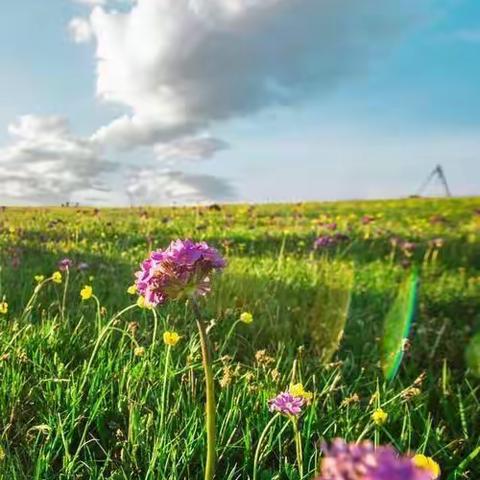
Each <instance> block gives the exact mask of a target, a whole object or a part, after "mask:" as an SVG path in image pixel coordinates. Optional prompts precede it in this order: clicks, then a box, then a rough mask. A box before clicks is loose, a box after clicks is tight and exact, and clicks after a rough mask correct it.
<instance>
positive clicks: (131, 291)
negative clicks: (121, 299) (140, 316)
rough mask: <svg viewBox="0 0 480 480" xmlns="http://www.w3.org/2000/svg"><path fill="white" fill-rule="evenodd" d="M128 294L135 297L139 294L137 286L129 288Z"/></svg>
mask: <svg viewBox="0 0 480 480" xmlns="http://www.w3.org/2000/svg"><path fill="white" fill-rule="evenodd" d="M127 293H128V294H129V295H135V294H136V293H137V286H136V285H130V286H129V287H128V288H127Z"/></svg>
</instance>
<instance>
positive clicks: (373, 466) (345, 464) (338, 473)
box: [316, 439, 434, 480]
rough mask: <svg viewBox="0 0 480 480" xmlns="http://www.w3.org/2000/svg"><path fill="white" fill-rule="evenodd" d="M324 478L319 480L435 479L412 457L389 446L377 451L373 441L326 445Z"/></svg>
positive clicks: (320, 477)
mask: <svg viewBox="0 0 480 480" xmlns="http://www.w3.org/2000/svg"><path fill="white" fill-rule="evenodd" d="M324 449H325V457H324V458H323V461H322V468H321V475H320V476H319V477H317V479H316V480H432V478H434V477H432V475H431V473H430V472H428V471H426V470H423V469H421V468H418V467H416V466H415V464H414V462H413V461H412V459H411V458H410V457H407V456H400V455H398V454H397V453H396V451H395V450H394V449H393V448H392V447H390V446H383V447H378V448H376V449H375V447H374V445H373V443H372V442H369V441H365V442H362V443H359V444H355V443H350V444H348V443H345V442H344V441H343V440H341V439H336V440H334V441H333V443H332V444H331V446H330V447H327V446H324Z"/></svg>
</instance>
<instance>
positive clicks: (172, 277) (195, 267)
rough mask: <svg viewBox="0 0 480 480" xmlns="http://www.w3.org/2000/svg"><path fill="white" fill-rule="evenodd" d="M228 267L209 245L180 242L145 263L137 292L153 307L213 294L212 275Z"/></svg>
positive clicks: (138, 278)
mask: <svg viewBox="0 0 480 480" xmlns="http://www.w3.org/2000/svg"><path fill="white" fill-rule="evenodd" d="M224 267H225V260H224V259H223V258H222V257H221V256H220V254H219V253H218V252H217V250H215V249H214V248H211V247H209V246H208V245H207V244H206V243H205V242H192V241H191V240H176V241H175V242H172V243H171V244H170V245H169V247H168V248H167V249H166V250H157V251H154V252H152V253H151V254H150V257H149V258H147V259H146V260H145V261H144V262H143V263H142V264H141V270H140V271H138V272H137V273H136V274H135V276H136V277H137V280H136V282H135V285H136V287H137V291H138V292H139V293H140V295H142V296H143V297H145V300H146V301H147V302H148V303H149V304H150V305H154V306H155V305H161V304H163V303H165V302H166V301H167V300H174V299H178V298H180V297H182V296H192V295H205V294H207V293H208V292H209V291H210V277H209V275H210V273H211V272H212V271H213V270H219V269H222V268H224Z"/></svg>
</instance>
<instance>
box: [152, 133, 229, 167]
mask: <svg viewBox="0 0 480 480" xmlns="http://www.w3.org/2000/svg"><path fill="white" fill-rule="evenodd" d="M228 148H229V144H228V143H227V142H225V141H224V140H221V139H219V138H215V137H211V136H209V135H206V136H199V137H183V138H179V139H176V140H172V141H171V142H168V143H158V144H156V145H155V147H154V149H155V154H156V156H157V159H158V160H160V161H161V162H162V163H177V162H179V161H184V160H189V161H195V160H208V159H210V158H212V157H213V156H214V155H215V154H216V153H217V152H220V151H222V150H227V149H228Z"/></svg>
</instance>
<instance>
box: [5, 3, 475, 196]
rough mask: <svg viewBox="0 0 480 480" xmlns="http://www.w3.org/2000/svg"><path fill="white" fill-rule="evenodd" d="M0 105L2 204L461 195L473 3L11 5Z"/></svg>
mask: <svg viewBox="0 0 480 480" xmlns="http://www.w3.org/2000/svg"><path fill="white" fill-rule="evenodd" d="M0 104H1V108H0V204H2V205H44V204H48V205H52V204H60V203H65V202H72V203H76V202H79V203H80V204H82V205H118V206H121V205H129V204H130V205H142V204H172V203H174V204H185V203H198V202H200V203H205V202H206V203H210V202H278V201H295V202H296V201H302V200H335V199H356V198H389V197H405V196H408V195H411V194H414V193H416V191H417V189H418V187H419V186H420V184H421V183H422V181H423V180H424V179H425V178H426V177H427V175H428V174H429V173H430V171H432V170H433V168H434V167H435V166H436V165H437V164H441V165H442V167H443V169H444V171H445V174H446V177H447V179H448V182H449V184H450V189H451V190H452V192H453V194H454V195H478V194H480V2H478V0H382V1H381V2H379V1H378V0H362V1H361V2H360V1H358V0H136V1H134V0H48V1H38V0H17V1H16V2H8V4H6V5H5V6H4V8H3V13H2V16H1V17H0ZM426 193H427V194H431V195H440V194H442V193H443V192H442V190H441V189H440V186H439V185H438V184H434V185H432V186H431V187H430V188H429V190H427V192H426Z"/></svg>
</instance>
